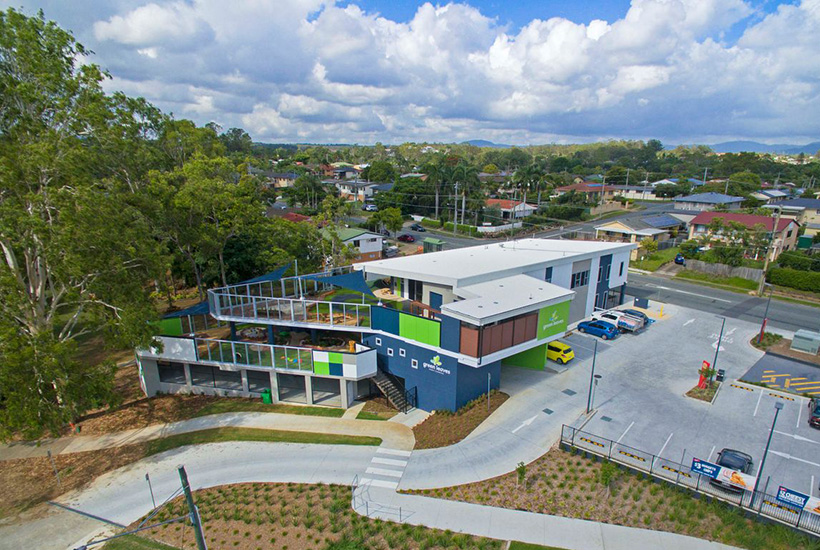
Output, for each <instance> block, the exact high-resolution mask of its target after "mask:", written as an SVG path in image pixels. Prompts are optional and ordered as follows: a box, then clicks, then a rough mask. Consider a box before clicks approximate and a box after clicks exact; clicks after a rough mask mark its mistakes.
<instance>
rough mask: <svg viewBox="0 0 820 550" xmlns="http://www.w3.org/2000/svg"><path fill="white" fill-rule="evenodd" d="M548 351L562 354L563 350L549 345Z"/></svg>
mask: <svg viewBox="0 0 820 550" xmlns="http://www.w3.org/2000/svg"><path fill="white" fill-rule="evenodd" d="M547 349H549V350H550V351H557V352H559V353H560V352H561V349H560V348H557V347H555V346H553V345H551V344H548V345H547Z"/></svg>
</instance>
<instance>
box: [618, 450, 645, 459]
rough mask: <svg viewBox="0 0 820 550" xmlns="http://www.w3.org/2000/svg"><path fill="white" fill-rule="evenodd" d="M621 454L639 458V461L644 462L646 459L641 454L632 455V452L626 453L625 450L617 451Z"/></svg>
mask: <svg viewBox="0 0 820 550" xmlns="http://www.w3.org/2000/svg"><path fill="white" fill-rule="evenodd" d="M618 452H619V453H621V454H622V455H625V456H628V457H629V458H634V459H635V460H640V461H641V462H646V459H645V458H644V457H642V456H637V455H633V454H632V453H628V452H626V451H618Z"/></svg>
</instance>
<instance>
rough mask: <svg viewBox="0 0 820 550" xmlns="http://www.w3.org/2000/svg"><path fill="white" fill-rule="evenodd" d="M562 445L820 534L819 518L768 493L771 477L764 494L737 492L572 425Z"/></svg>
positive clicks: (676, 464)
mask: <svg viewBox="0 0 820 550" xmlns="http://www.w3.org/2000/svg"><path fill="white" fill-rule="evenodd" d="M561 444H562V445H565V446H567V447H570V448H572V449H578V450H581V451H583V452H585V453H589V454H592V455H596V456H599V457H602V458H605V459H606V460H609V461H611V462H615V463H618V464H621V465H623V466H626V467H628V468H631V469H633V470H638V471H641V472H645V473H647V474H649V475H650V476H653V477H655V478H658V479H662V480H664V481H666V482H669V483H672V484H674V485H675V486H678V487H685V488H686V489H689V490H691V491H695V492H697V493H701V494H704V495H708V496H709V497H712V498H716V499H718V500H721V501H723V502H726V503H729V504H732V505H734V506H737V507H739V508H741V509H742V510H745V511H747V512H750V513H753V514H755V515H756V516H765V517H767V518H769V519H772V520H775V521H777V522H780V523H783V524H785V525H788V526H790V527H794V528H796V529H798V530H800V531H803V532H805V533H808V534H811V535H815V536H818V535H820V515H818V514H814V513H812V512H809V511H808V510H803V509H798V508H796V507H793V506H788V505H786V504H783V503H781V502H779V501H778V500H777V498H776V497H775V496H774V495H771V494H769V493H767V492H766V491H767V490H768V486H769V479H770V478H769V479H767V480H766V484H765V486H764V488H763V490H762V491H758V492H757V493H752V492H751V491H742V492H739V493H735V492H732V491H728V490H726V489H722V488H720V487H719V486H716V485H713V484H712V483H709V478H706V479H701V478H702V477H704V476H702V475H700V474H698V473H696V472H693V471H692V470H691V468H690V466H689V465H687V464H681V463H680V462H676V461H674V460H669V459H666V458H663V457H661V456H657V455H654V454H652V453H648V452H646V451H642V450H640V449H636V448H634V447H630V446H628V445H624V444H622V443H618V442H617V441H613V440H611V439H607V438H605V437H601V436H598V435H595V434H592V433H590V432H585V431H583V430H580V429H578V428H573V427H572V426H567V425H564V426H563V427H562V428H561Z"/></svg>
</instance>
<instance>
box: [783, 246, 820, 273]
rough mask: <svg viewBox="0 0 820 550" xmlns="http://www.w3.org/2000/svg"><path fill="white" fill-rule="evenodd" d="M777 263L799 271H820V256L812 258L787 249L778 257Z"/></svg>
mask: <svg viewBox="0 0 820 550" xmlns="http://www.w3.org/2000/svg"><path fill="white" fill-rule="evenodd" d="M777 263H778V265H780V267H787V268H789V269H796V270H798V271H818V272H820V258H812V257H810V256H807V255H805V254H803V253H801V252H795V251H785V252H783V253H782V254H780V256H778V257H777Z"/></svg>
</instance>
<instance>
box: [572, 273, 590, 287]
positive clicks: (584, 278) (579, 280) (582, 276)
mask: <svg viewBox="0 0 820 550" xmlns="http://www.w3.org/2000/svg"><path fill="white" fill-rule="evenodd" d="M588 284H589V270H588V269H587V270H586V271H579V272H578V273H573V274H572V282H571V283H570V286H569V287H570V288H575V287H579V286H587V285H588Z"/></svg>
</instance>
